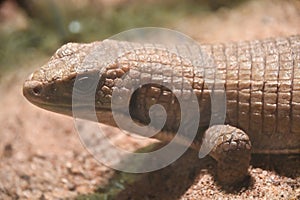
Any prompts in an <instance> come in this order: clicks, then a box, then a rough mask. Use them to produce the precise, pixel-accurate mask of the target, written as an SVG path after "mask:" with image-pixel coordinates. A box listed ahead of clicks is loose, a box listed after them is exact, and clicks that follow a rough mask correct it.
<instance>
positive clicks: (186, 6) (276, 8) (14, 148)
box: [0, 0, 300, 199]
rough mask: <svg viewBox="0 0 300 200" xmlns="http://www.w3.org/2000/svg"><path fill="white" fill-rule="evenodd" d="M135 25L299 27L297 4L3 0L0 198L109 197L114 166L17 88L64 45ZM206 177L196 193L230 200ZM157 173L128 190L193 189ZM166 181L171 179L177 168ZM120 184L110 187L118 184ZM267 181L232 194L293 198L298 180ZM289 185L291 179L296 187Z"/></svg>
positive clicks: (216, 36) (201, 37)
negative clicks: (96, 157) (97, 156)
mask: <svg viewBox="0 0 300 200" xmlns="http://www.w3.org/2000/svg"><path fill="white" fill-rule="evenodd" d="M138 27H164V28H169V29H173V30H177V31H180V32H183V33H185V34H187V35H188V36H190V37H192V38H194V39H195V40H197V41H199V42H200V43H218V42H229V41H241V40H252V39H263V38H268V37H277V36H287V35H292V34H299V33H300V1H299V0H285V1H282V0H232V1H227V0H185V1H182V0H145V1H140V0H0V92H1V95H0V96H1V98H0V106H1V107H0V199H64V198H73V197H75V196H77V195H79V194H87V193H91V192H95V191H97V192H99V193H105V190H104V189H103V187H102V186H103V185H105V184H106V183H107V182H108V181H109V180H110V178H111V176H112V174H113V170H111V169H109V168H108V167H106V166H104V165H101V164H100V165H99V163H97V162H95V160H94V159H93V158H92V157H91V155H89V154H88V152H87V151H86V150H85V149H84V147H83V146H82V145H81V143H80V140H79V138H78V136H77V134H76V131H75V129H74V124H73V121H72V118H68V117H65V116H61V115H58V114H53V113H50V112H47V111H44V110H41V109H39V108H37V107H35V106H33V105H31V104H30V103H28V102H27V101H26V100H25V99H24V97H23V96H22V84H23V82H24V80H25V79H26V77H27V76H28V75H29V74H30V73H31V72H32V71H33V70H34V69H37V68H38V67H40V66H41V65H43V64H45V63H46V62H47V60H48V59H49V58H50V56H51V55H52V54H53V53H54V52H55V51H56V50H57V49H58V48H59V47H60V46H61V45H63V44H64V43H67V42H91V41H94V40H103V39H106V38H108V37H110V36H112V35H114V34H117V33H119V32H122V31H125V30H128V29H131V28H138ZM107 131H108V132H109V134H110V135H111V138H112V139H113V140H116V141H118V142H119V143H120V144H121V146H122V145H123V146H127V147H129V149H136V148H138V147H140V145H139V144H137V143H136V142H134V141H133V140H131V138H130V137H128V136H125V135H123V136H122V135H121V136H120V134H119V132H118V130H115V129H112V128H107ZM183 171H184V170H182V171H181V172H180V173H179V174H184V173H183ZM253 173H254V174H255V173H256V174H258V175H259V176H260V177H262V176H267V177H273V176H274V175H273V174H271V172H269V171H264V172H263V175H262V171H260V170H259V169H258V170H256V171H255V170H254V172H253ZM196 174H197V173H195V174H194V175H196ZM202 175H203V174H202ZM202 175H201V174H200V175H199V176H201V178H202V179H201V180H202V182H201V184H204V185H200V186H198V188H206V189H205V190H204V191H201V193H197V194H198V196H197V195H196V194H195V195H196V196H193V198H196V199H197V197H199V195H200V196H201V197H203V198H212V196H211V195H212V194H213V195H215V196H213V197H214V198H217V197H218V198H223V197H228V198H231V197H232V196H230V195H231V194H224V193H223V192H222V191H220V190H219V189H218V188H217V187H215V184H214V182H213V181H212V180H213V179H212V178H211V176H210V175H208V174H205V176H204V177H202ZM189 176H191V175H187V177H189ZM162 177H164V176H162V175H158V182H152V185H151V184H150V185H149V184H148V185H147V184H146V185H144V186H141V183H139V184H138V185H137V186H138V187H134V186H133V187H131V188H132V189H134V188H135V189H136V188H138V190H137V191H132V193H134V194H136V193H138V192H139V191H140V193H139V194H140V195H146V193H149V196H148V197H149V198H148V199H168V198H169V199H180V198H179V197H180V196H182V198H183V199H190V198H189V197H188V196H189V195H190V194H193V192H194V190H193V189H190V191H189V192H187V191H188V188H189V186H190V185H192V182H191V183H189V184H190V185H185V184H182V183H183V181H178V180H179V179H176V177H175V181H172V183H171V181H170V183H169V184H161V182H162V183H163V182H164V181H166V180H160V179H159V178H162ZM168 177H174V176H173V173H171V174H169V175H168ZM193 177H194V176H193ZM163 179H164V178H163ZM279 179H280V177H279ZM258 180H259V179H258ZM272 180H273V179H272ZM297 180H298V181H297ZM119 182H120V181H119ZM119 182H117V183H118V184H117V183H116V184H115V185H116V187H118V188H119V189H120V188H124V186H123V185H122V184H123V183H121V184H120V183H119ZM123 182H124V181H123ZM179 182H180V186H182V187H183V188H181V189H178V187H179V185H178V183H179ZM273 182H274V181H273ZM273 182H271V183H272V184H273ZM295 182H296V183H295ZM297 182H298V185H297ZM264 183H265V182H258V183H256V186H255V187H253V188H252V189H250V190H247V193H241V194H235V195H237V196H235V198H237V199H240V198H242V197H241V196H239V195H246V196H244V197H245V198H246V197H248V198H250V196H254V197H257V198H259V197H261V198H265V199H280V195H283V197H282V198H283V199H288V197H290V196H291V197H295V198H294V199H296V198H297V197H296V196H297V192H298V194H299V193H300V191H299V188H300V186H299V179H291V180H290V179H289V180H286V179H283V178H282V179H280V181H279V182H278V183H279V184H277V185H276V184H274V185H272V188H273V189H274V190H271V189H270V187H269V185H268V186H266V185H263V184H264ZM289 183H295V184H294V187H292V186H290V185H292V184H290V185H289ZM172 184H174V186H173V185H172ZM198 184H200V182H199V183H198ZM120 185H121V186H120ZM157 185H159V186H160V187H157ZM165 187H167V188H165ZM174 188H175V189H174ZM176 188H177V189H176ZM191 188H192V187H191ZM295 188H296V189H295ZM297 188H298V190H297ZM157 189H160V190H158V191H157ZM175 190H176V191H179V193H178V192H177V193H176V192H175ZM167 191H169V192H167ZM274 191H275V192H274ZM277 191H279V192H277ZM164 192H165V193H164ZM132 193H131V194H132ZM128 194H129V193H128ZM161 194H163V195H165V196H161ZM171 194H172V195H173V196H172V195H171ZM174 195H175V196H176V197H177V198H175V196H174ZM224 195H225V196H224ZM226 195H227V196H226ZM268 195H269V196H268ZM272 195H273V196H272ZM276 195H279V196H276ZM153 196H155V197H157V198H154V197H153ZM150 197H153V198H150ZM163 197H164V198H163ZM277 197H278V198H277ZM285 197H287V198H285ZM298 197H299V196H298ZM124 198H125V197H124ZM141 198H142V197H141V196H140V198H139V197H136V199H141ZM103 199H105V198H103ZM127 199H130V197H128V198H127ZM291 199H293V198H291Z"/></svg>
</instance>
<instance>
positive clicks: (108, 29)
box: [0, 0, 208, 72]
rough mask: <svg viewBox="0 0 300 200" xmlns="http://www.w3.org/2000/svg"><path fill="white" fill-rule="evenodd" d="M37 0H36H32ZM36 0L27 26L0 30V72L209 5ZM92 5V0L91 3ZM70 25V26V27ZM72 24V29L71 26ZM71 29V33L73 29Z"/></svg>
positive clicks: (175, 18) (163, 22) (161, 23)
mask: <svg viewBox="0 0 300 200" xmlns="http://www.w3.org/2000/svg"><path fill="white" fill-rule="evenodd" d="M34 2H36V1H34ZM51 2H52V1H38V2H37V3H35V4H34V5H33V6H32V7H33V9H32V13H30V15H31V17H26V19H25V20H26V21H28V26H27V27H26V28H25V29H22V30H18V29H16V30H13V31H9V32H8V31H6V32H5V31H2V30H1V29H0V43H1V48H0V72H4V71H7V70H10V69H13V68H14V67H17V66H18V67H19V66H26V63H28V61H32V60H37V59H38V58H40V57H43V56H44V57H49V55H51V54H52V53H53V52H54V51H55V50H56V49H57V48H58V47H59V46H60V45H62V44H63V43H66V42H69V41H74V42H90V41H93V40H101V39H104V38H107V37H110V36H112V35H114V34H117V33H119V32H121V31H125V30H128V29H131V28H136V27H144V26H148V27H149V26H161V27H167V28H174V27H173V25H172V24H174V22H176V21H178V20H179V19H182V18H184V17H186V16H188V15H192V14H195V13H199V12H201V11H203V10H208V8H203V5H200V4H195V3H192V2H194V1H191V2H188V3H184V2H183V1H179V0H178V1H177V2H174V1H165V2H154V3H144V2H140V1H136V2H135V1H134V2H133V3H126V4H125V3H124V4H121V5H118V6H115V7H108V8H107V7H104V6H101V5H99V4H96V5H93V4H90V5H86V6H85V7H83V8H82V7H80V8H79V7H76V6H75V5H70V3H68V1H61V3H59V1H55V2H56V3H53V2H52V3H51ZM94 4H95V3H94ZM70 27H71V28H70ZM72 27H73V28H72ZM72 30H73V32H72Z"/></svg>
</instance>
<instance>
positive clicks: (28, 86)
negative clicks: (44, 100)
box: [23, 80, 43, 102]
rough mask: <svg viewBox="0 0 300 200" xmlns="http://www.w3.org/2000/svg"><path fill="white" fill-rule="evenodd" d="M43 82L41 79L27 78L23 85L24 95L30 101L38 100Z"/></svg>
mask: <svg viewBox="0 0 300 200" xmlns="http://www.w3.org/2000/svg"><path fill="white" fill-rule="evenodd" d="M42 90H43V87H42V83H41V82H39V81H32V80H27V81H25V83H24V85H23V95H24V96H25V97H26V98H27V99H28V100H29V101H30V102H33V101H36V100H37V99H39V98H40V96H41V94H42Z"/></svg>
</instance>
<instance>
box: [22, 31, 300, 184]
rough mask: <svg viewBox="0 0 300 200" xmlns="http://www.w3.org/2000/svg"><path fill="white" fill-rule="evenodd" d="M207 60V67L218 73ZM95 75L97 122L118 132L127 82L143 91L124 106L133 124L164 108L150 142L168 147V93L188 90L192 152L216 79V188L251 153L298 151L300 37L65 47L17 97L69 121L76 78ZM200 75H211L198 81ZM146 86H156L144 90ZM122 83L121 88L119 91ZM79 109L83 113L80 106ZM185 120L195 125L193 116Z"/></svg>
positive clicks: (234, 175)
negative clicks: (220, 116)
mask: <svg viewBox="0 0 300 200" xmlns="http://www.w3.org/2000/svg"><path fill="white" fill-rule="evenodd" d="M195 50H196V51H199V52H200V54H199V55H200V56H203V58H204V57H205V58H204V59H202V64H200V65H197V64H195V62H193V60H192V59H191V58H189V56H190V54H193V55H194V54H195ZM94 52H97V53H98V54H97V56H96V57H92V56H91V55H93V53H94ZM191 52H193V53H191ZM99 56H100V57H99ZM101 56H102V57H101ZM206 56H208V58H209V59H208V60H206ZM93 59H96V60H93ZM206 61H212V62H213V64H214V66H215V67H216V68H215V69H216V70H215V71H214V70H212V68H211V66H210V67H209V66H208V64H207V63H209V62H206ZM203 63H204V64H203ZM196 65H197V66H196ZM201 69H202V70H201ZM202 72H204V73H202ZM207 72H212V73H207ZM99 74H100V80H99V82H98V85H97V92H96V95H95V109H96V113H97V117H98V119H99V120H100V122H101V123H105V124H108V125H111V126H116V123H115V121H114V119H113V117H112V112H111V96H112V92H113V91H116V93H117V95H119V96H123V95H124V94H125V96H126V94H128V93H129V91H130V89H132V85H131V84H129V83H128V84H127V82H126V81H124V80H126V78H127V80H131V81H133V82H134V84H136V85H138V86H141V87H139V89H138V90H136V91H135V92H134V93H133V95H132V97H131V100H130V107H129V110H130V114H131V117H132V118H133V119H134V120H135V121H136V122H138V123H142V124H145V125H147V124H148V123H149V122H150V118H149V114H148V113H149V108H150V107H151V106H152V105H154V104H161V105H162V106H163V107H164V108H165V110H166V113H167V119H166V123H165V125H164V127H163V129H162V131H161V132H160V134H157V135H156V136H155V137H156V138H158V139H161V140H163V141H170V140H171V139H172V137H173V135H174V134H176V132H177V130H178V127H179V125H180V119H181V112H180V105H179V102H178V100H177V99H176V97H175V95H174V93H175V94H177V95H179V96H180V97H183V98H185V99H186V100H187V101H188V100H189V99H190V94H191V92H192V91H193V92H194V93H195V94H196V95H197V98H198V103H199V107H200V114H201V119H200V121H199V129H198V130H199V131H198V134H197V136H196V139H195V141H194V143H193V144H192V147H193V148H195V149H199V146H200V144H201V143H202V140H203V131H201V130H203V127H204V128H205V127H208V125H209V120H210V117H211V103H210V90H209V88H208V86H207V85H208V83H210V82H214V81H215V80H218V84H213V86H214V88H215V91H216V92H218V89H219V88H218V87H219V86H220V85H221V88H222V87H223V88H224V89H225V91H226V98H227V99H226V106H227V109H226V119H225V124H227V126H226V125H221V126H212V127H211V128H209V129H208V130H207V131H206V134H207V135H213V134H214V133H215V132H216V131H219V132H220V134H219V136H218V138H217V139H216V140H215V145H214V148H213V150H212V151H211V153H210V155H211V156H212V157H213V158H215V159H216V160H217V161H218V178H219V181H220V182H221V183H224V184H232V183H236V182H239V181H241V180H243V178H244V177H245V175H246V174H247V169H248V166H249V161H250V152H252V153H253V152H254V153H276V154H277V153H300V35H296V36H290V37H286V38H276V39H266V40H262V41H258V40H255V41H247V42H239V43H228V44H219V45H201V46H199V47H194V46H187V45H178V46H171V45H170V46H163V45H155V44H143V45H142V44H138V43H129V42H120V41H113V40H105V41H103V42H93V43H90V44H76V43H69V44H66V45H64V46H63V47H61V48H60V49H59V50H57V52H56V53H55V54H54V55H53V57H52V58H51V59H50V61H49V62H48V63H47V64H46V65H44V66H43V67H41V68H40V69H39V70H37V71H36V72H34V73H33V74H32V75H31V76H30V78H29V79H28V80H27V81H26V82H25V83H24V87H23V93H24V96H25V97H26V98H27V99H28V100H29V101H30V102H32V103H33V104H35V105H37V106H39V107H42V108H44V109H47V110H50V111H54V112H57V113H62V114H66V115H70V116H72V91H73V86H74V81H75V77H76V76H80V77H82V80H95V79H96V80H97V79H98V78H99ZM203 74H213V75H212V76H211V77H210V75H206V76H205V78H204V75H203ZM124 77H125V78H124ZM212 77H215V78H212ZM123 78H124V79H123ZM80 80H81V79H80ZM149 80H151V81H154V82H155V84H154V83H152V84H145V85H144V83H147V81H149ZM122 81H123V83H124V85H123V86H122V87H120V86H119V85H118V84H119V83H120V82H122ZM162 82H165V83H169V84H171V85H172V92H174V93H172V92H171V91H170V90H169V89H168V88H166V87H164V86H162V85H161V84H160V83H162ZM142 85H143V86H142ZM190 88H191V89H190ZM79 89H80V88H79ZM86 89H87V88H83V90H86ZM81 106H82V110H84V106H85V105H81ZM118 106H119V107H121V108H122V107H124V106H126V105H125V104H124V105H123V104H122V103H120V104H119V105H118ZM188 109H189V108H188ZM190 109H192V108H190ZM186 117H188V119H190V120H193V117H194V116H186ZM187 127H188V126H187ZM186 132H188V129H187V130H186ZM250 141H251V142H250ZM251 145H252V149H251ZM221 172H222V173H221Z"/></svg>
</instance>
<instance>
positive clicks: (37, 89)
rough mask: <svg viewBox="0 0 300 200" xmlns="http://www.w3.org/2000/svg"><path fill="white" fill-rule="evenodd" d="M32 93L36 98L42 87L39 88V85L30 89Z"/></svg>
mask: <svg viewBox="0 0 300 200" xmlns="http://www.w3.org/2000/svg"><path fill="white" fill-rule="evenodd" d="M32 92H33V94H34V95H36V96H38V95H40V94H41V92H42V87H41V85H37V86H35V87H34V88H32Z"/></svg>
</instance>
